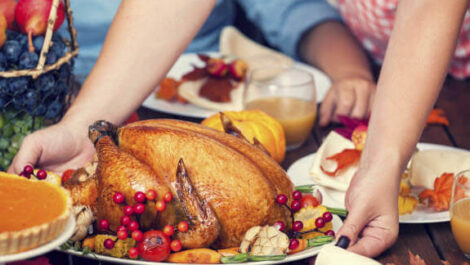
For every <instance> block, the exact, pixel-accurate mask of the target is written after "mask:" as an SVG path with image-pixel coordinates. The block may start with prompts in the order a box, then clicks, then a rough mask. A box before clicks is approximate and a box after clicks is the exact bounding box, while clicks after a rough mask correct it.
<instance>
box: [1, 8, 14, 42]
mask: <svg viewBox="0 0 470 265" xmlns="http://www.w3.org/2000/svg"><path fill="white" fill-rule="evenodd" d="M15 7H16V1H15V0H2V1H0V14H1V15H3V16H4V17H5V19H6V22H7V26H8V29H11V30H13V29H15V26H14V21H15ZM0 46H1V45H0Z"/></svg>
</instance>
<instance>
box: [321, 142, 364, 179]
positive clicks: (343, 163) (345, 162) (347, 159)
mask: <svg viewBox="0 0 470 265" xmlns="http://www.w3.org/2000/svg"><path fill="white" fill-rule="evenodd" d="M360 157H361V151H360V150H357V149H344V150H343V151H341V152H340V153H337V154H334V155H332V156H330V157H327V158H326V159H327V160H334V161H336V163H337V166H336V169H335V170H334V171H326V170H325V169H324V168H323V166H320V168H321V170H322V171H323V173H325V174H327V175H328V176H330V177H334V176H336V173H337V172H338V171H340V170H342V169H345V168H347V167H349V166H351V165H354V164H355V163H356V162H357V161H359V158H360Z"/></svg>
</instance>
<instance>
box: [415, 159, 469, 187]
mask: <svg viewBox="0 0 470 265" xmlns="http://www.w3.org/2000/svg"><path fill="white" fill-rule="evenodd" d="M465 169H470V152H466V151H455V150H423V151H418V152H416V153H415V154H414V155H413V157H412V158H411V163H410V168H409V177H410V183H411V185H412V186H417V187H424V188H427V189H431V190H432V189H434V180H435V179H436V178H437V177H439V176H440V175H442V173H454V174H457V173H459V172H460V171H462V170H465Z"/></svg>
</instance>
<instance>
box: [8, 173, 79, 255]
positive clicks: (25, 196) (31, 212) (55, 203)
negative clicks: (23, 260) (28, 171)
mask: <svg viewBox="0 0 470 265" xmlns="http://www.w3.org/2000/svg"><path fill="white" fill-rule="evenodd" d="M18 198H21V200H19V199H18ZM0 201H1V202H2V203H3V204H5V205H8V207H0V216H2V218H1V219H0V255H6V254H13V253H17V252H21V251H25V250H28V249H32V248H35V247H38V246H40V245H43V244H45V243H47V242H49V241H51V240H52V239H54V238H55V237H56V236H57V235H58V234H59V233H60V232H61V231H63V229H64V227H65V225H66V224H67V221H68V219H69V216H70V214H71V206H72V200H71V198H70V197H69V195H68V193H67V192H66V191H65V190H64V189H62V188H61V187H59V186H56V185H53V184H50V183H48V182H45V181H39V180H31V179H27V178H25V177H20V176H16V175H11V174H6V173H3V172H0ZM19 220H23V221H19ZM24 220H27V221H24Z"/></svg>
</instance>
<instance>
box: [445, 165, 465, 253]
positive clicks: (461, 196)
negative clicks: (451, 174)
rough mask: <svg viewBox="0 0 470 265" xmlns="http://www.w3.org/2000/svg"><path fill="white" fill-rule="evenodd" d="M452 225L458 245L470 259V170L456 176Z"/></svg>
mask: <svg viewBox="0 0 470 265" xmlns="http://www.w3.org/2000/svg"><path fill="white" fill-rule="evenodd" d="M450 225H451V227H452V233H453V234H454V238H455V241H457V245H459V247H460V249H461V250H462V252H463V253H464V255H465V256H466V257H467V258H468V259H470V170H465V171H462V172H460V173H458V174H457V175H456V176H455V179H454V183H453V186H452V197H451V200H450Z"/></svg>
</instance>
